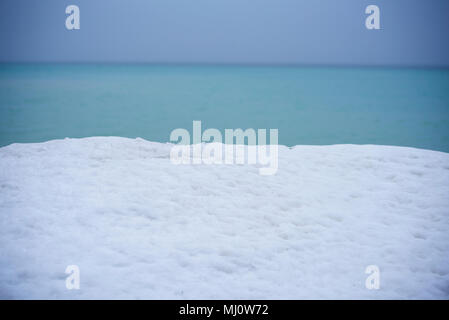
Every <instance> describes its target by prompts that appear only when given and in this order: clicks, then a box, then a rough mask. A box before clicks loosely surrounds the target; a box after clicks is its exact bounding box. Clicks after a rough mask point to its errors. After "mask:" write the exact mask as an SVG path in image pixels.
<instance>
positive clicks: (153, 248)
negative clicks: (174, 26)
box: [0, 137, 449, 299]
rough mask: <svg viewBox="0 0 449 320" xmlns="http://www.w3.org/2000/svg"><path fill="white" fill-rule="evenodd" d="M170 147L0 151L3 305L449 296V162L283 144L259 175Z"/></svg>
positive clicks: (423, 154)
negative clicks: (372, 279)
mask: <svg viewBox="0 0 449 320" xmlns="http://www.w3.org/2000/svg"><path fill="white" fill-rule="evenodd" d="M169 151H170V145H169V144H159V143H153V142H148V141H145V140H142V139H126V138H113V137H107V138H106V137H103V138H101V137H96V138H85V139H65V140H54V141H49V142H45V143H35V144H13V145H10V146H7V147H3V148H0V215H1V220H0V221H1V222H0V297H1V298H25V299H29V298H31V299H33V298H42V299H53V298H63V299H78V298H88V299H89V298H100V299H106V298H130V299H133V298H146V299H165V298H173V299H187V298H188V299H199V298H205V299H219V298H220V299H221V298H224V299H228V298H229V299H309V298H318V299H321V298H335V299H347V298H360V299H380V298H382V299H385V298H387V299H396V298H399V299H408V298H438V299H440V298H441V299H447V298H449V197H448V196H449V154H447V153H442V152H436V151H428V150H420V149H414V148H404V147H387V146H373V145H363V146H362V145H335V146H296V147H293V148H288V147H283V146H280V149H279V170H278V172H277V174H276V175H274V176H261V175H259V173H258V168H257V166H256V165H174V164H172V163H171V162H170V160H169ZM73 264H74V265H78V266H79V268H80V275H81V277H80V280H81V282H80V289H79V290H67V289H66V285H65V281H66V277H67V276H68V275H66V274H65V269H66V267H67V266H68V265H73ZM369 265H377V266H379V268H380V289H379V290H368V289H366V287H365V279H366V278H367V276H368V275H367V274H365V268H366V267H367V266H369Z"/></svg>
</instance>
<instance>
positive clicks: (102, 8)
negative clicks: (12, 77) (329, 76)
mask: <svg viewBox="0 0 449 320" xmlns="http://www.w3.org/2000/svg"><path fill="white" fill-rule="evenodd" d="M70 4H76V5H78V6H79V8H80V11H81V29H80V30H74V31H68V30H66V28H65V19H66V16H67V15H66V14H65V8H66V6H67V5H70ZM369 4H376V5H378V6H379V7H380V10H381V28H382V29H381V30H367V29H366V28H365V18H366V15H365V7H366V6H367V5H369ZM448 16H449V1H447V0H369V1H367V0H339V1H337V0H307V1H305V0H129V1H125V0H68V1H66V0H1V1H0V46H1V50H0V61H45V62H53V61H55V62H153V63H160V62H163V63H172V62H173V63H255V64H323V65H352V64H355V65H407V66H414V65H419V66H438V65H444V66H449V41H448V40H449V18H448Z"/></svg>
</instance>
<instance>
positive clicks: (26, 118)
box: [0, 64, 449, 152]
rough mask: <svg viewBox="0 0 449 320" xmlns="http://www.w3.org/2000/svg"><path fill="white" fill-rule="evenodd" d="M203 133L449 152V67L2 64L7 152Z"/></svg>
mask: <svg viewBox="0 0 449 320" xmlns="http://www.w3.org/2000/svg"><path fill="white" fill-rule="evenodd" d="M193 120H201V121H202V126H203V130H204V129H207V128H217V129H219V130H222V132H224V129H225V128H233V129H234V128H242V129H246V128H255V129H257V128H260V129H262V128H266V129H269V128H277V129H279V143H280V144H284V145H288V146H293V145H297V144H313V145H328V144H348V143H350V144H382V145H397V146H411V147H418V148H425V149H432V150H440V151H445V152H449V70H447V69H442V70H438V69H428V70H427V69H387V68H311V67H306V68H300V67H253V66H248V67H239V66H155V65H145V64H141V65H140V64H130V65H114V64H111V65H107V64H100V65H95V64H85V65H83V64H79V65H77V64H70V65H69V64H67V65H64V64H1V65H0V146H5V145H8V144H11V143H15V142H41V141H47V140H51V139H60V138H65V137H71V138H78V137H89V136H123V137H130V138H134V137H141V138H144V139H147V140H151V141H159V142H167V141H168V140H169V136H170V132H171V131H172V130H173V129H176V128H185V129H187V130H189V131H190V132H192V121H193Z"/></svg>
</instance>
